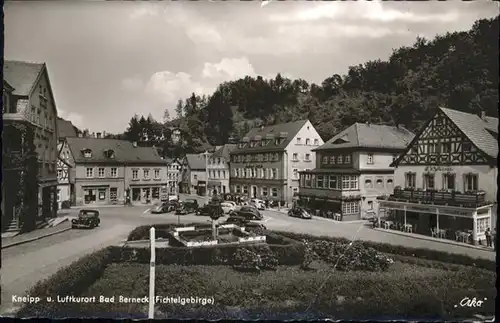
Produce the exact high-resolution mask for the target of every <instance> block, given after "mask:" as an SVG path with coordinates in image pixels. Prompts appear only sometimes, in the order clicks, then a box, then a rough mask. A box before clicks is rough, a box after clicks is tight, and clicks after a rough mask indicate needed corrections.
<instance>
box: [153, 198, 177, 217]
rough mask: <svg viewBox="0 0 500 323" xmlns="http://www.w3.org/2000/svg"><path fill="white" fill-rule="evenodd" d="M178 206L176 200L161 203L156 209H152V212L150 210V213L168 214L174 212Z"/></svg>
mask: <svg viewBox="0 0 500 323" xmlns="http://www.w3.org/2000/svg"><path fill="white" fill-rule="evenodd" d="M179 206H180V203H179V202H178V201H176V200H172V201H168V202H163V203H162V204H161V205H159V206H157V207H156V208H154V209H153V210H151V213H153V214H161V213H168V212H172V211H175V210H176V209H177V208H178V207H179Z"/></svg>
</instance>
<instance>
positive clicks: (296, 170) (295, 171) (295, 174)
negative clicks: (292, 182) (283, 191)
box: [293, 168, 299, 178]
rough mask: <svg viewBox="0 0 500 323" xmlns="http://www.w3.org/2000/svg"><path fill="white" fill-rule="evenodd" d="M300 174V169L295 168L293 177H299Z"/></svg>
mask: <svg viewBox="0 0 500 323" xmlns="http://www.w3.org/2000/svg"><path fill="white" fill-rule="evenodd" d="M298 175H299V170H298V169H296V168H295V169H294V170H293V178H297V176H298Z"/></svg>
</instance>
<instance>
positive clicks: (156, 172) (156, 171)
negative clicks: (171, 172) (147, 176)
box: [155, 169, 160, 179]
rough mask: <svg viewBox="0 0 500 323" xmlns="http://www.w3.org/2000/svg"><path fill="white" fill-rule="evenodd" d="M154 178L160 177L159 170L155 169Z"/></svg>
mask: <svg viewBox="0 0 500 323" xmlns="http://www.w3.org/2000/svg"><path fill="white" fill-rule="evenodd" d="M155 179H160V170H159V169H155Z"/></svg>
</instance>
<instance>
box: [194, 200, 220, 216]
mask: <svg viewBox="0 0 500 323" xmlns="http://www.w3.org/2000/svg"><path fill="white" fill-rule="evenodd" d="M214 212H219V214H222V215H224V209H223V208H222V206H221V205H220V204H210V203H209V204H205V205H203V206H202V207H201V208H199V209H198V210H197V211H196V215H200V216H210V215H212V214H213V213H214Z"/></svg>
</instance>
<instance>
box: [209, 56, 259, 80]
mask: <svg viewBox="0 0 500 323" xmlns="http://www.w3.org/2000/svg"><path fill="white" fill-rule="evenodd" d="M247 75H250V76H253V75H255V70H254V68H253V66H252V64H250V62H249V61H248V58H246V57H241V58H223V59H222V60H221V61H220V62H219V63H205V66H204V68H203V71H202V76H203V77H204V78H217V79H220V78H222V79H225V80H226V81H227V80H236V79H239V78H242V77H245V76H247Z"/></svg>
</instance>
